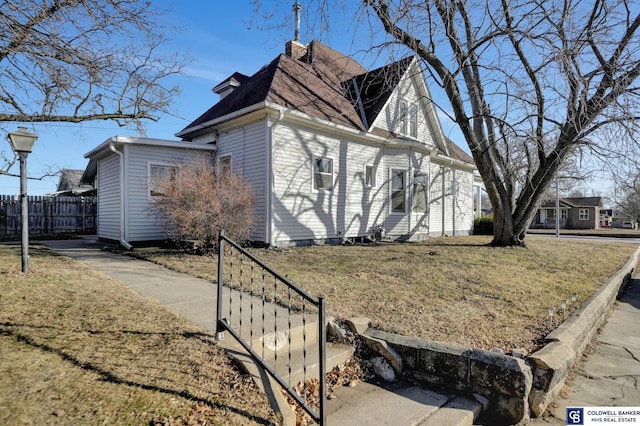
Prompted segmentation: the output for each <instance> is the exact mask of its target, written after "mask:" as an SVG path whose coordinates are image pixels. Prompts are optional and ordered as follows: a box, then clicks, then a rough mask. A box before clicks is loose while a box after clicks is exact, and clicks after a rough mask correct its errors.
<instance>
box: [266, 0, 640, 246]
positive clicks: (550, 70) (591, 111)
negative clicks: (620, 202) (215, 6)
mask: <svg viewBox="0 0 640 426" xmlns="http://www.w3.org/2000/svg"><path fill="white" fill-rule="evenodd" d="M336 1H337V2H338V3H340V4H341V5H342V6H344V5H345V4H346V2H343V1H340V0H336ZM257 3H259V2H257ZM309 3H312V1H311V2H309ZM330 3H331V2H329V1H327V0H317V2H316V4H315V6H314V5H311V4H309V5H307V8H309V7H311V8H313V7H315V8H316V9H317V10H319V11H321V13H322V15H321V16H325V15H324V14H326V11H327V10H330V9H331V8H332V7H334V6H333V5H331V4H330ZM353 16H354V17H355V19H356V20H357V21H358V22H359V23H360V26H361V27H363V26H369V27H370V29H371V40H372V41H371V46H369V47H372V48H373V47H378V48H382V49H387V50H388V49H389V48H390V47H394V46H395V47H400V51H403V52H404V54H407V53H408V54H415V55H417V56H418V57H419V58H420V59H421V61H422V63H423V67H424V72H425V73H426V74H427V76H429V77H431V79H432V80H433V82H435V84H436V85H439V86H440V87H441V89H442V91H443V92H444V94H445V95H446V99H447V100H448V101H449V102H448V105H442V104H441V105H439V107H440V108H441V110H442V111H446V112H448V113H449V114H450V116H451V118H452V119H453V120H454V121H455V123H456V124H457V125H458V126H459V128H460V130H461V132H462V135H463V137H464V139H465V140H466V142H467V144H468V146H469V149H470V151H471V153H472V155H473V158H474V160H475V162H476V165H477V167H478V170H479V172H480V174H481V176H482V178H483V181H484V184H485V187H486V190H487V194H488V196H489V198H490V200H491V205H492V208H493V211H494V224H495V227H494V230H495V232H494V238H493V242H492V243H493V244H494V245H496V246H508V245H524V240H525V235H526V232H527V229H528V227H529V225H530V223H531V221H532V219H533V218H534V216H535V212H536V210H537V208H538V206H539V204H540V202H541V200H542V199H543V198H544V195H545V193H546V192H547V190H548V189H549V187H550V185H551V184H552V183H553V181H554V178H555V176H556V175H557V173H558V171H559V170H560V169H561V167H562V166H563V164H564V163H565V162H566V161H567V159H568V158H570V157H571V156H572V155H574V154H575V153H576V152H577V150H582V151H585V152H586V151H589V152H591V153H593V154H594V155H600V154H603V153H605V152H606V151H607V150H606V149H605V147H604V146H603V139H602V138H603V137H605V136H606V133H605V131H606V129H607V128H610V127H612V126H614V127H615V126H633V125H634V123H633V121H634V119H636V117H637V116H638V99H637V95H638V87H637V86H636V85H635V82H636V79H637V77H638V75H639V74H640V37H639V34H638V27H639V26H640V13H639V11H638V8H637V7H636V6H634V5H633V4H632V2H631V1H630V0H590V1H586V2H585V1H583V0H563V1H560V0H548V1H533V0H499V1H488V0H432V1H424V0H419V1H418V0H363V2H362V3H361V6H360V7H359V8H358V10H354V11H353ZM380 26H382V28H383V29H384V31H385V33H386V34H387V38H386V39H385V40H380V36H379V31H378V32H376V30H378V29H379V28H380ZM374 44H375V45H376V46H373V45H374Z"/></svg>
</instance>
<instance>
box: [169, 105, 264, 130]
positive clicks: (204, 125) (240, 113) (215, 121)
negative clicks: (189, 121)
mask: <svg viewBox="0 0 640 426" xmlns="http://www.w3.org/2000/svg"><path fill="white" fill-rule="evenodd" d="M267 104H268V103H267V102H266V101H262V102H258V103H256V104H253V105H250V106H248V107H245V108H242V109H239V110H236V111H234V112H231V113H229V114H225V115H222V116H220V117H217V118H214V119H213V120H209V121H205V122H204V123H200V124H198V125H195V126H192V127H187V128H186V129H184V130H181V131H180V132H178V133H176V134H175V136H176V137H178V138H182V137H185V136H187V135H190V134H194V133H197V132H199V131H200V130H204V129H206V128H208V127H213V126H215V125H217V124H220V123H224V122H225V121H230V120H234V119H236V118H238V117H242V116H243V115H246V114H249V113H251V112H254V111H257V110H260V109H262V108H265V107H266V106H267Z"/></svg>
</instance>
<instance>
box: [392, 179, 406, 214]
mask: <svg viewBox="0 0 640 426" xmlns="http://www.w3.org/2000/svg"><path fill="white" fill-rule="evenodd" d="M389 175H390V176H391V179H390V180H391V194H390V196H391V213H406V212H407V202H406V199H407V185H406V182H407V174H406V171H405V170H402V169H391V170H390V172H389Z"/></svg>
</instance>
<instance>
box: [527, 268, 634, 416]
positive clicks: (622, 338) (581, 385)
mask: <svg viewBox="0 0 640 426" xmlns="http://www.w3.org/2000/svg"><path fill="white" fill-rule="evenodd" d="M639 275H640V274H639V272H638V271H636V273H635V276H634V279H632V280H631V283H630V284H629V287H628V288H627V290H626V291H625V292H624V294H623V295H622V297H621V298H620V300H619V301H617V302H616V305H615V306H614V308H613V309H612V311H611V313H610V315H609V318H608V320H607V322H606V324H605V325H604V327H602V329H601V330H600V333H599V334H598V335H597V336H596V338H595V339H594V341H593V342H592V345H591V350H588V351H587V354H586V355H585V356H584V357H583V361H582V362H581V363H580V364H579V365H577V367H576V376H575V378H573V380H570V381H568V384H567V386H566V393H565V394H564V396H562V397H561V398H559V399H557V400H556V404H553V406H550V408H549V410H548V414H549V415H550V416H549V417H547V418H544V419H536V420H532V421H531V422H530V423H531V424H536V425H538V424H554V425H565V424H566V408H567V407H611V406H613V407H640V276H639Z"/></svg>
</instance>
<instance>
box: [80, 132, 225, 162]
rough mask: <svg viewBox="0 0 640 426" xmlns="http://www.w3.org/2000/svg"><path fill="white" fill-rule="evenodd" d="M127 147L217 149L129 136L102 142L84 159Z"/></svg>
mask: <svg viewBox="0 0 640 426" xmlns="http://www.w3.org/2000/svg"><path fill="white" fill-rule="evenodd" d="M125 145H147V146H157V147H166V148H180V149H187V150H189V149H195V150H202V151H215V150H216V149H217V148H216V146H215V145H209V144H200V143H193V142H184V141H171V140H167V139H151V138H137V137H128V136H114V137H112V138H109V139H107V140H106V141H104V142H102V143H101V144H100V145H98V146H96V147H95V148H93V149H92V150H91V151H89V152H87V153H86V154H85V155H84V158H93V157H96V156H98V155H100V154H101V153H102V152H109V151H111V148H110V147H111V146H114V147H116V148H119V147H123V146H125Z"/></svg>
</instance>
